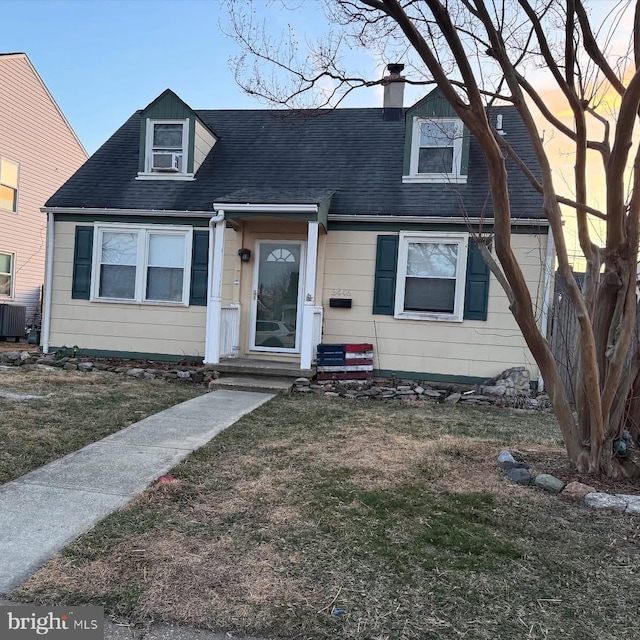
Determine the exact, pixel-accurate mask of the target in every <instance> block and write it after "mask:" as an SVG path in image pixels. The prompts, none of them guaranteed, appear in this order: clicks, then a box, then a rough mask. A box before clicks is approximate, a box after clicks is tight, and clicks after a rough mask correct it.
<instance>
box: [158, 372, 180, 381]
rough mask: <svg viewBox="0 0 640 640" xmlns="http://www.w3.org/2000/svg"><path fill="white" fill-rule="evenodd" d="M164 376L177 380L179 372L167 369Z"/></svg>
mask: <svg viewBox="0 0 640 640" xmlns="http://www.w3.org/2000/svg"><path fill="white" fill-rule="evenodd" d="M162 377H163V378H165V379H167V380H176V379H177V378H178V374H177V373H176V372H175V371H165V372H164V373H163V374H162Z"/></svg>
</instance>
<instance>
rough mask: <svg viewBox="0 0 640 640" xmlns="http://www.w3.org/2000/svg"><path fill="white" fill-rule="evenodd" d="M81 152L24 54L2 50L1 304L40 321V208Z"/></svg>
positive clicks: (42, 230) (42, 256)
mask: <svg viewBox="0 0 640 640" xmlns="http://www.w3.org/2000/svg"><path fill="white" fill-rule="evenodd" d="M86 159H87V153H86V151H85V150H84V148H83V146H82V144H81V143H80V141H79V140H78V138H77V137H76V135H75V133H74V132H73V130H72V129H71V127H70V126H69V123H68V122H67V121H66V119H65V117H64V115H63V114H62V111H60V109H59V107H58V105H57V104H56V103H55V100H54V99H53V97H52V96H51V94H50V93H49V91H48V90H47V87H46V86H45V84H44V83H43V82H42V79H41V78H40V76H39V75H38V73H37V71H36V70H35V69H34V67H33V65H32V64H31V62H30V61H29V58H28V57H27V56H26V55H25V54H24V53H4V54H0V304H2V303H7V302H8V303H15V304H21V305H25V306H26V311H27V312H26V319H27V323H28V324H29V325H30V326H33V325H34V324H37V323H38V322H39V320H40V298H41V296H40V293H41V289H42V285H43V283H44V266H45V250H46V235H47V220H46V216H45V215H44V214H43V213H42V212H41V210H40V208H41V207H42V205H43V204H44V203H45V202H46V200H47V198H49V197H50V196H51V194H52V193H54V192H55V191H56V190H57V189H58V188H59V187H60V185H62V184H63V183H64V182H65V181H66V180H68V179H69V177H70V176H71V175H72V174H73V173H74V172H75V171H76V170H77V169H78V168H79V167H80V166H81V165H82V163H83V162H84V161H85V160H86Z"/></svg>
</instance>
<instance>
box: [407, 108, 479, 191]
mask: <svg viewBox="0 0 640 640" xmlns="http://www.w3.org/2000/svg"><path fill="white" fill-rule="evenodd" d="M462 138H463V128H462V122H461V121H460V120H458V119H456V118H429V119H424V118H415V119H414V123H413V135H412V140H411V175H410V176H409V178H413V179H414V180H415V181H421V182H447V181H450V182H465V181H466V177H465V176H463V175H462V172H461V170H462Z"/></svg>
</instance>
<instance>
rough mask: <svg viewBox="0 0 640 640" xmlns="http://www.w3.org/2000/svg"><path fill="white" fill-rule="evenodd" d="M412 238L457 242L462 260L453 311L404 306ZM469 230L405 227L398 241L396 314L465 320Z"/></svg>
mask: <svg viewBox="0 0 640 640" xmlns="http://www.w3.org/2000/svg"><path fill="white" fill-rule="evenodd" d="M410 242H433V243H435V244H443V243H446V244H457V245H458V263H457V267H456V296H455V299H454V305H453V313H435V312H434V313H431V312H426V311H425V312H420V311H405V310H404V291H405V280H406V277H407V259H408V256H409V243H410ZM468 247H469V234H468V233H446V234H441V233H419V232H415V231H401V232H400V242H399V245H398V270H397V273H396V304H395V310H394V317H395V318H398V319H404V320H435V321H437V322H462V321H463V319H464V318H463V314H464V293H465V287H466V275H467V251H468Z"/></svg>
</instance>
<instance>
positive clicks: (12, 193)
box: [0, 158, 18, 213]
mask: <svg viewBox="0 0 640 640" xmlns="http://www.w3.org/2000/svg"><path fill="white" fill-rule="evenodd" d="M0 209H5V210H6V211H12V212H13V213H16V211H18V165H17V164H15V162H9V160H5V159H4V158H0Z"/></svg>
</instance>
